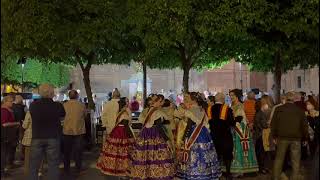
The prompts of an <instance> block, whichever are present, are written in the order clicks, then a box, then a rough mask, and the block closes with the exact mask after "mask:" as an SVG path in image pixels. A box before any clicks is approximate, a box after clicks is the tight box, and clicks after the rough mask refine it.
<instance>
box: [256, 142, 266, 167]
mask: <svg viewBox="0 0 320 180" xmlns="http://www.w3.org/2000/svg"><path fill="white" fill-rule="evenodd" d="M255 150H256V156H257V160H258V165H259V170H260V171H261V170H263V169H265V159H266V156H267V153H266V152H265V151H264V148H263V141H262V136H261V137H259V138H258V139H257V141H256V145H255Z"/></svg>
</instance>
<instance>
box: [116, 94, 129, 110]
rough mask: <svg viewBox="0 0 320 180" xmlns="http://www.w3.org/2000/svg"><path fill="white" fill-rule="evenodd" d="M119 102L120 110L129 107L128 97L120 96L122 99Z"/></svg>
mask: <svg viewBox="0 0 320 180" xmlns="http://www.w3.org/2000/svg"><path fill="white" fill-rule="evenodd" d="M118 104H119V112H120V111H122V110H123V109H124V108H127V106H128V103H127V98H126V97H122V98H120V100H119V101H118Z"/></svg>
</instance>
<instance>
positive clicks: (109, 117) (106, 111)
mask: <svg viewBox="0 0 320 180" xmlns="http://www.w3.org/2000/svg"><path fill="white" fill-rule="evenodd" d="M119 100H120V92H119V91H118V89H115V90H114V91H113V92H112V99H111V101H108V102H106V103H105V104H104V105H103V111H102V115H101V120H102V127H105V128H106V131H105V132H104V135H103V143H104V142H105V138H106V135H107V134H110V133H111V131H112V129H113V127H114V126H115V121H116V118H117V114H118V112H119V104H118V101H119Z"/></svg>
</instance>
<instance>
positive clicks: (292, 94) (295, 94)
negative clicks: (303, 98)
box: [286, 91, 300, 103]
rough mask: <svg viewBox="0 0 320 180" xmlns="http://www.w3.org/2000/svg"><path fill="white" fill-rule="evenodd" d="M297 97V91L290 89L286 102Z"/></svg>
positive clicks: (291, 101)
mask: <svg viewBox="0 0 320 180" xmlns="http://www.w3.org/2000/svg"><path fill="white" fill-rule="evenodd" d="M299 94H300V93H299ZM296 97H297V93H295V92H293V91H289V92H287V93H286V102H290V103H293V102H294V101H295V99H296Z"/></svg>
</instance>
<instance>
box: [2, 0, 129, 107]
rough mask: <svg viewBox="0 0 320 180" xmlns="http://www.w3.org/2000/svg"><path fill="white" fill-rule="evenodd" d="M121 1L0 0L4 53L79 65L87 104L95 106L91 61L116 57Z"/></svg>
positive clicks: (103, 60)
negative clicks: (114, 49)
mask: <svg viewBox="0 0 320 180" xmlns="http://www.w3.org/2000/svg"><path fill="white" fill-rule="evenodd" d="M120 4H121V1H112V0H109V1H104V0H70V1H64V0H56V1H33V0H26V1H23V2H20V1H18V0H13V1H9V0H4V1H1V5H2V6H1V8H2V11H1V19H2V20H5V21H2V22H3V23H2V27H1V34H2V41H3V47H2V52H5V53H6V54H7V55H11V54H15V55H18V56H27V57H33V58H37V59H40V60H42V61H45V62H47V61H51V62H63V63H66V64H71V65H76V64H79V65H80V67H81V70H82V73H83V80H84V85H85V89H86V93H87V97H88V101H89V107H90V108H91V109H94V102H93V98H92V91H91V85H90V76H89V75H90V69H91V66H92V65H93V64H102V63H107V62H111V61H114V62H116V63H124V62H125V61H126V60H124V59H122V60H117V59H115V58H114V57H113V56H112V55H111V52H112V50H111V49H112V47H117V46H118V44H117V43H118V41H117V39H118V38H119V36H121V34H119V33H118V27H119V24H118V22H117V20H118V17H119V16H118V15H119V14H121V11H119V7H121V6H120Z"/></svg>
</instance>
